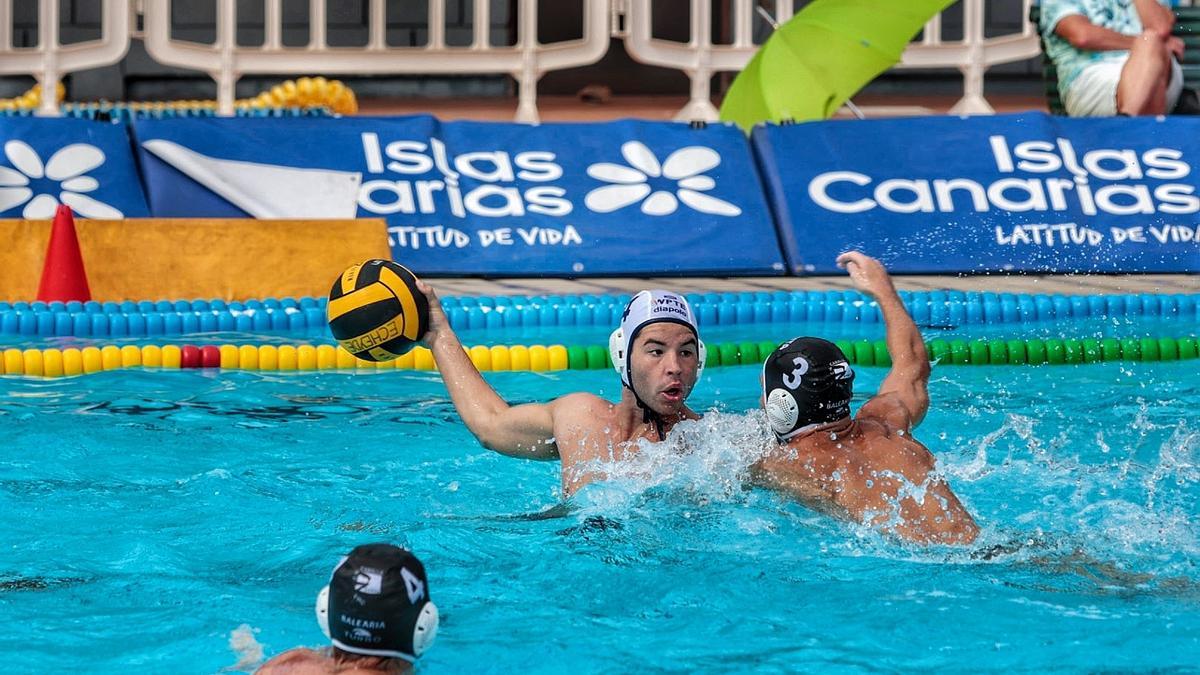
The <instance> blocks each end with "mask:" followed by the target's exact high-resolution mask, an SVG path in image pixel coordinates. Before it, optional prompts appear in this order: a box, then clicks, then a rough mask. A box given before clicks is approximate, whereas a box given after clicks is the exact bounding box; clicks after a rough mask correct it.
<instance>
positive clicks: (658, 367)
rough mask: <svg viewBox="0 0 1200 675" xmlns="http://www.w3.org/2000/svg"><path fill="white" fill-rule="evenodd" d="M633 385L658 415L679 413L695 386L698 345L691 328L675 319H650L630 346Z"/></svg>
mask: <svg viewBox="0 0 1200 675" xmlns="http://www.w3.org/2000/svg"><path fill="white" fill-rule="evenodd" d="M629 359H630V361H629V365H630V368H631V370H632V371H633V372H632V377H633V387H634V389H635V390H636V391H637V393H638V395H639V396H641V397H642V400H643V401H645V402H646V405H648V406H650V409H651V410H653V411H654V412H656V413H658V414H660V415H664V416H665V415H671V414H679V413H680V412H682V411H683V408H684V401H686V400H687V397H688V394H690V393H692V387H694V386H696V376H697V373H698V372H699V369H700V348H699V345H698V344H697V343H696V336H695V334H693V333H692V331H691V330H690V329H689V328H688V327H686V326H682V325H680V324H677V323H653V324H650V325H649V326H646V327H645V328H643V329H642V330H641V332H640V333H638V336H637V339H636V340H634V341H633V347H632V348H631V349H630V350H629Z"/></svg>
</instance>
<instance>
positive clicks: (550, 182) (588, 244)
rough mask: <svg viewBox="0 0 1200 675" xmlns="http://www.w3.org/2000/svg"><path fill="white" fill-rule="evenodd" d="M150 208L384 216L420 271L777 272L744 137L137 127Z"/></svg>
mask: <svg viewBox="0 0 1200 675" xmlns="http://www.w3.org/2000/svg"><path fill="white" fill-rule="evenodd" d="M134 129H135V137H136V139H137V147H138V151H139V153H140V158H141V161H142V170H143V176H144V179H145V184H146V191H147V196H148V198H149V200H150V208H151V211H152V212H153V214H154V215H155V216H164V217H171V216H207V217H224V216H238V217H246V216H252V217H257V218H306V219H310V218H352V217H355V216H359V217H370V216H379V217H383V218H386V219H387V223H388V232H389V235H390V239H391V246H392V254H393V257H394V258H395V259H396V260H398V261H400V262H403V263H404V264H405V265H408V266H409V267H411V268H412V269H413V270H414V271H416V272H417V273H418V274H498V275H539V274H556V275H563V274H566V275H579V274H585V275H586V274H649V273H657V274H720V273H728V274H745V273H749V274H782V273H783V272H784V266H783V256H782V253H781V251H780V250H779V245H778V238H777V236H776V234H775V229H774V226H773V223H772V220H771V216H770V212H769V210H768V207H767V203H766V197H765V195H764V194H763V191H762V185H761V182H760V181H759V180H758V177H757V173H756V167H755V163H754V158H753V156H752V153H751V151H750V146H749V143H747V141H746V139H745V137H744V136H743V135H742V134H741V132H739V131H738V130H737V129H736V128H733V127H727V126H723V125H713V126H709V127H707V128H703V129H692V128H689V127H688V126H687V125H683V124H674V123H666V122H642V121H632V120H630V121H620V122H612V123H602V124H542V125H539V126H527V125H521V124H506V123H487V122H446V123H443V122H439V121H438V120H436V119H434V118H433V117H429V116H417V117H392V118H372V117H353V118H342V119H237V120H222V119H176V120H145V121H138V122H135V126H134Z"/></svg>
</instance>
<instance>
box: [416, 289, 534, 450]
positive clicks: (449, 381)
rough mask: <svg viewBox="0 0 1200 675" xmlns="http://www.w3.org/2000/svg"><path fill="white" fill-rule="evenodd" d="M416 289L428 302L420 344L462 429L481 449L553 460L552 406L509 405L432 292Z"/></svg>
mask: <svg viewBox="0 0 1200 675" xmlns="http://www.w3.org/2000/svg"><path fill="white" fill-rule="evenodd" d="M417 287H418V288H419V289H420V290H421V292H422V293H424V294H425V296H426V297H427V298H428V299H429V330H428V331H427V332H426V333H425V335H424V336H422V341H423V342H425V344H426V345H428V346H429V348H430V350H432V351H433V358H434V360H435V361H436V362H437V366H438V370H439V371H441V374H442V380H443V381H444V382H445V383H446V390H447V391H449V392H450V400H451V401H453V402H454V407H455V409H456V410H458V414H459V416H461V417H462V420H463V422H464V423H465V424H466V425H467V429H469V430H470V431H471V433H472V434H474V435H475V438H477V439H479V442H480V443H481V444H483V446H484V447H485V448H488V449H489V450H494V451H496V452H498V453H500V454H502V455H510V456H512V457H523V458H526V459H557V458H558V446H557V445H555V443H554V438H553V437H554V414H553V404H543V403H527V404H524V405H517V406H513V405H509V404H508V402H507V401H505V400H504V399H503V398H501V397H500V395H499V394H497V393H496V390H495V389H492V387H491V385H489V384H488V383H487V381H486V380H484V379H483V376H482V375H480V374H479V370H478V369H477V368H476V367H475V364H474V363H472V362H471V358H470V357H469V356H468V355H467V353H466V351H465V350H464V349H463V346H462V342H460V341H459V339H458V335H456V334H455V333H454V330H453V329H452V328H450V322H449V320H448V319H447V318H446V313H445V312H444V311H442V303H441V301H439V300H438V297H437V294H436V293H434V291H433V288H431V287H430V286H429V285H428V284H426V283H425V282H423V281H418V282H417Z"/></svg>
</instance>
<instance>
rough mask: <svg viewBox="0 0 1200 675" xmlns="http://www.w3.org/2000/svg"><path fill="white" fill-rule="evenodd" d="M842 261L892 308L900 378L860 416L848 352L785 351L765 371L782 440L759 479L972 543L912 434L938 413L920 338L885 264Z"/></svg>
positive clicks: (887, 381) (859, 257) (885, 525)
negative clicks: (854, 409)
mask: <svg viewBox="0 0 1200 675" xmlns="http://www.w3.org/2000/svg"><path fill="white" fill-rule="evenodd" d="M837 262H838V265H839V266H841V267H843V268H845V269H846V271H847V272H849V273H850V278H851V279H852V280H853V281H854V284H855V286H856V287H857V288H858V289H859V290H860V291H862V292H863V293H866V294H867V295H869V296H871V297H872V298H874V299H875V301H876V302H878V303H879V308H880V309H881V310H882V311H883V318H884V322H885V323H886V325H887V348H888V354H889V355H890V356H891V359H892V369H891V372H889V373H888V375H887V377H886V378H884V380H883V383H882V384H880V386H879V391H878V392H877V393H876V394H875V396H874V397H872V398H871V399H870V400H869V401H867V402H866V403H864V404H863V406H862V407H861V408H860V409H859V411H858V415H856V416H851V414H850V399H851V397H852V395H853V390H854V388H853V384H854V370H853V369H852V368H851V367H850V363H849V361H848V360H847V359H846V355H845V354H843V353H842V350H841V349H839V348H838V347H837V345H835V344H833V343H832V342H829V341H828V340H823V339H821V338H815V337H800V338H796V339H794V340H790V341H788V342H785V343H784V344H782V345H780V346H779V347H778V348H777V349H776V350H775V351H774V352H773V353H772V354H771V356H770V357H768V358H767V361H766V363H765V364H764V365H763V374H762V385H763V399H762V404H763V407H764V408H765V409H766V412H767V419H768V421H769V422H770V425H771V429H772V431H774V432H775V437H776V438H777V439H778V441H779V444H778V445H777V446H776V447H774V448H772V449H771V450H770V451H768V453H767V454H766V456H765V457H764V458H763V459H762V460H761V461H760V462H758V463H757V464H756V465H755V475H756V477H757V478H758V479H759V481H760V482H762V483H763V484H766V485H768V486H770V487H774V488H776V489H780V490H783V491H785V492H788V493H790V494H793V495H795V496H796V497H798V498H799V499H800V500H801V501H803V502H805V503H806V504H808V505H809V506H811V507H813V508H815V509H818V510H820V511H823V512H825V513H830V514H832V515H835V516H838V517H842V518H846V519H849V520H853V521H856V522H860V523H865V524H869V525H873V526H876V527H879V528H880V529H882V530H883V531H885V532H888V533H890V534H893V535H895V536H898V537H900V538H902V539H906V540H909V541H915V542H922V543H943V544H965V543H970V542H972V541H974V539H975V537H976V536H977V535H978V533H979V527H978V526H977V525H976V524H975V521H974V519H973V518H972V517H971V514H970V513H968V512H967V510H966V509H965V508H964V507H963V505H962V504H961V503H960V502H959V500H958V497H956V496H955V495H954V493H953V492H952V491H951V490H950V487H949V486H948V485H947V484H946V482H945V481H943V480H942V479H941V478H940V477H939V476H938V475H937V474H936V473H935V472H934V458H933V455H932V454H931V453H930V452H929V450H928V449H927V448H926V447H925V446H924V445H922V444H921V443H919V442H917V440H916V439H914V438H913V437H912V430H913V428H914V427H916V426H917V425H918V424H920V423H921V420H922V419H924V418H925V412H926V410H928V409H929V391H928V384H929V357H928V355H927V354H926V351H925V343H924V342H923V341H922V340H921V333H920V331H919V330H917V326H916V324H914V323H913V320H912V317H910V316H909V315H908V311H907V310H906V309H905V308H904V303H903V302H902V301H901V300H900V296H899V295H897V293H896V289H895V287H893V286H892V280H891V277H889V276H888V273H887V270H885V269H884V268H883V265H882V264H880V262H879V261H878V260H875V259H874V258H870V257H868V256H866V255H863V254H862V253H859V252H857V251H853V252H850V253H843V254H842V255H840V256H838V259H837Z"/></svg>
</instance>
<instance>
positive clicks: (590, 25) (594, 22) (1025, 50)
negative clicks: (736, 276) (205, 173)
mask: <svg viewBox="0 0 1200 675" xmlns="http://www.w3.org/2000/svg"><path fill="white" fill-rule="evenodd" d="M102 1H103V9H102V18H101V31H102V37H101V39H100V40H98V41H92V42H86V43H78V44H71V45H61V44H59V41H58V32H59V23H60V17H59V11H60V10H59V6H60V5H59V0H38V12H39V14H38V30H39V40H38V46H37V47H32V48H20V49H18V48H14V47H12V27H13V12H12V0H0V74H9V75H11V74H24V75H33V76H34V77H36V78H37V79H38V82H39V84H40V86H41V88H42V94H43V95H42V97H41V104H40V106H41V107H40V109H39V112H40V113H41V114H55V113H56V112H57V103H56V101H55V96H54V95H53V94H54V92H55V89H56V88H57V85H58V82H59V81H60V79H61V78H62V76H63V75H64V74H67V73H70V72H73V71H78V70H84V69H87V68H95V67H99V66H103V65H109V64H112V63H116V62H117V61H119V60H120V59H121V58H122V57H123V56H124V54H125V53H126V51H127V50H128V48H129V43H130V41H131V40H132V39H134V38H138V37H140V38H142V39H143V40H144V42H145V46H146V51H147V52H148V54H149V55H150V56H151V58H153V59H154V60H155V61H157V62H159V63H162V64H164V65H169V66H174V67H178V68H183V69H188V70H198V71H202V72H205V73H207V74H209V75H210V76H211V77H212V78H213V80H214V81H215V82H216V84H217V101H218V111H219V113H220V114H222V115H232V114H233V104H234V85H235V84H236V83H237V81H238V79H239V78H240V77H241V76H242V75H243V74H247V73H257V74H270V75H298V74H317V73H320V74H342V75H447V74H507V75H510V76H512V77H513V78H514V79H515V80H516V81H517V83H518V85H519V92H518V106H517V112H516V116H515V118H516V120H517V121H521V122H536V121H537V120H538V112H537V82H538V79H539V78H540V77H541V76H542V75H543V74H544V73H546V72H548V71H552V70H562V69H566V68H574V67H579V66H584V65H588V64H591V63H595V62H596V61H598V60H600V59H601V58H602V57H603V56H604V55H605V53H607V51H608V48H609V43H610V37H619V38H623V40H624V43H625V49H626V50H627V51H628V53H629V55H630V56H631V57H632V58H633V59H635V60H637V61H639V62H642V63H646V64H650V65H655V66H661V67H666V68H674V69H677V70H680V71H683V72H684V73H685V74H687V76H688V77H689V79H690V80H691V96H690V100H689V103H688V104H687V105H686V106H685V107H684V108H683V109H682V110H680V111H679V113H678V114H677V116H676V118H677V119H702V120H715V119H717V110H716V108H715V107H714V106H713V104H712V102H711V91H710V82H711V80H712V76H713V75H714V74H715V73H718V72H733V71H739V70H741V69H742V68H743V67H744V66H745V64H746V63H747V62H748V61H749V59H750V58H751V56H753V54H754V52H755V50H756V49H757V48H758V45H757V44H756V41H755V39H754V38H755V25H754V22H755V21H758V20H762V19H761V18H759V17H758V15H757V14H756V12H757V11H759V10H758V9H757V7H758V2H757V0H732V5H731V9H732V17H731V18H732V26H731V28H732V39H731V41H730V42H729V44H714V42H713V39H712V33H713V15H714V0H690V8H689V9H690V26H689V31H688V34H689V37H688V39H687V41H686V42H678V41H671V40H664V39H661V38H656V37H654V36H653V30H652V23H653V22H652V17H653V8H654V4H655V2H656V0H582V2H583V12H582V26H581V35H582V37H581V38H580V39H575V40H568V41H562V42H553V43H541V42H539V41H538V39H537V31H538V2H537V0H516V10H517V13H516V40H515V44H513V45H492V44H491V42H490V39H489V26H490V23H491V3H490V2H488V1H487V0H475V1H474V2H473V3H472V10H471V11H472V22H471V25H472V29H471V30H472V39H471V42H470V44H469V45H466V46H451V45H447V43H446V35H445V29H446V0H428V16H427V27H428V40H427V42H426V44H425V45H424V46H418V47H409V46H405V47H399V46H392V45H388V44H387V41H386V27H387V17H386V11H387V6H386V0H368V4H367V8H368V9H367V12H368V14H367V16H368V35H369V37H368V40H367V43H366V45H365V46H363V47H332V46H330V45H329V44H328V43H327V39H326V36H327V25H326V21H325V19H324V17H326V16H327V12H326V9H327V0H309V18H310V22H309V26H310V30H309V41H308V44H307V45H305V46H303V47H289V46H285V45H284V44H283V40H282V33H283V12H282V7H281V5H282V0H263V2H264V9H263V16H264V21H263V35H264V39H263V42H262V44H261V45H253V46H248V45H239V44H238V43H237V28H238V3H237V1H236V0H216V22H215V23H216V26H215V28H216V31H215V34H216V39H215V41H213V42H211V43H199V42H193V41H187V40H181V39H177V38H175V37H173V36H172V33H171V16H172V7H173V6H174V5H175V4H176V3H175V2H174V0H102ZM673 1H674V2H676V3H677V2H678V0H673ZM768 1H769V2H771V4H773V6H774V11H773V12H771V13H770V16H771V18H772V19H773V21H774V22H776V23H782V22H784V21H786V20H787V19H788V18H790V17H791V16H792V14H793V13H794V2H793V0H773V2H772V1H771V0H768ZM898 1H899V0H898ZM1033 1H1034V0H1023V10H1022V15H1021V16H1022V17H1024V16H1026V15H1027V14H1028V9H1029V6H1030V5H1031V4H1032V2H1033ZM962 5H963V36H962V38H961V39H959V40H944V39H943V36H942V20H941V17H940V16H938V17H935V18H934V19H933V20H932V21H930V22H929V23H928V24H926V26H925V30H924V32H923V34H922V37H921V39H920V40H919V41H916V42H914V43H912V44H911V45H910V46H909V47H908V49H907V50H906V51H905V52H904V55H903V57H902V59H901V62H900V64H899V66H898V67H900V68H906V69H928V68H939V69H945V68H957V69H959V70H960V71H962V73H963V80H964V87H963V96H962V98H961V99H960V100H959V102H958V103H957V104H956V105H955V106H954V108H953V110H952V112H956V113H974V114H980V113H983V114H986V113H991V112H993V111H992V108H991V106H990V105H988V103H987V101H986V99H985V98H984V97H983V78H984V74H985V73H986V71H987V69H988V68H990V67H992V66H994V65H998V64H1001V63H1008V62H1012V61H1019V60H1023V59H1027V58H1031V57H1034V56H1036V55H1037V54H1038V53H1039V47H1038V39H1037V34H1036V31H1035V29H1034V27H1033V26H1031V25H1029V24H1028V22H1025V21H1022V29H1021V31H1020V32H1019V33H1014V34H1011V35H1002V36H993V37H985V33H984V23H985V18H986V17H985V11H984V0H962ZM137 12H140V13H141V14H142V15H143V17H144V26H145V29H144V31H142V32H140V33H135V32H133V31H131V22H132V21H133V19H134V17H135V13H137ZM313 17H322V20H319V21H316V20H312V18H313Z"/></svg>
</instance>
